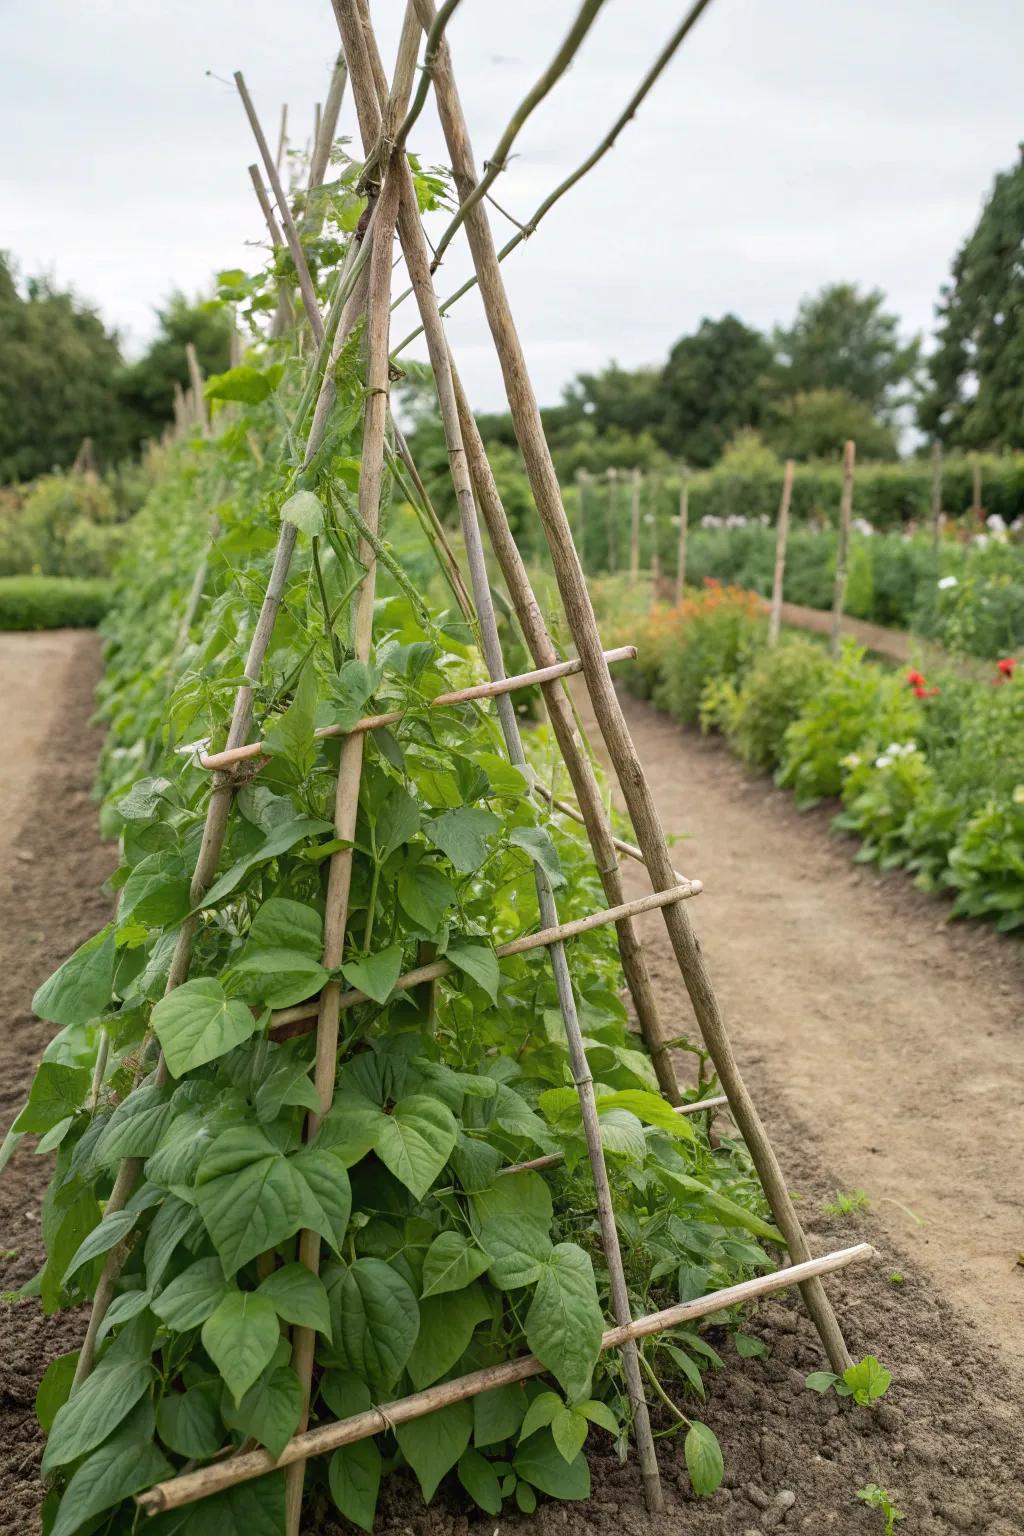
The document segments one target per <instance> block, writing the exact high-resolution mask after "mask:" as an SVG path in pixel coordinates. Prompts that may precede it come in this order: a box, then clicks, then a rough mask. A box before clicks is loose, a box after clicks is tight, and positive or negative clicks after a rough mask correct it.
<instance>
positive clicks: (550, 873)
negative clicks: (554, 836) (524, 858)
mask: <svg viewBox="0 0 1024 1536" xmlns="http://www.w3.org/2000/svg"><path fill="white" fill-rule="evenodd" d="M508 840H509V842H510V843H511V844H512V846H513V848H522V849H523V851H524V852H525V853H528V854H529V855H530V858H531V859H532V860H533V861H534V863H535V864H539V865H540V867H541V869H542V870H543V871H544V873H545V875H546V876H547V878H548V884H549V885H550V886H551V888H552V890H557V889H558V887H559V886H562V885H564V884H565V874H564V873H563V870H562V861H561V859H560V858H559V857H558V849H557V848H556V847H555V845H554V843H553V842H552V841H551V837H550V834H549V833H548V832H547V831H545V829H544V828H543V827H513V828H512V831H511V832H510V833H509V839H508Z"/></svg>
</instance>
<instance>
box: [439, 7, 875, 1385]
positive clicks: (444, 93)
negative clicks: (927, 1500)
mask: <svg viewBox="0 0 1024 1536" xmlns="http://www.w3.org/2000/svg"><path fill="white" fill-rule="evenodd" d="M415 4H416V8H417V12H418V14H419V17H420V22H421V24H422V25H423V26H424V28H427V27H430V26H431V25H432V23H433V21H434V16H435V11H434V5H433V0H415ZM434 94H435V98H436V101H437V106H438V114H439V116H440V119H441V127H442V130H443V133H444V136H445V140H446V143H447V146H448V154H449V158H450V160H451V164H452V170H453V175H454V179H455V184H456V188H457V190H458V194H459V197H460V200H461V199H467V200H468V198H469V197H470V195H471V193H472V191H473V188H474V187H475V186H476V185H477V174H476V167H475V164H474V160H473V152H472V147H471V143H470V139H469V132H468V128H467V126H466V120H465V115H464V113H463V110H462V104H461V101H460V99H459V93H458V87H457V86H456V83H455V79H454V75H453V71H452V63H451V50H450V48H449V47H448V44H447V42H446V41H445V42H442V44H441V46H440V47H439V49H438V53H437V59H436V62H435V65H434ZM466 236H467V240H468V244H469V248H470V252H471V254H472V258H473V265H474V268H475V271H476V274H477V277H478V279H479V284H480V295H481V298H482V300H483V304H484V310H485V313H486V315H487V320H488V324H489V326H490V330H491V335H492V338H493V340H494V344H495V348H496V350H497V353H498V358H499V362H500V364H501V369H502V375H503V379H504V384H505V393H506V397H507V398H508V402H509V408H510V410H511V413H512V419H513V423H514V425H515V430H516V437H517V439H518V442H519V446H520V449H521V451H522V454H523V459H524V462H525V465H526V472H527V475H528V477H529V480H530V487H531V490H532V491H533V498H534V502H535V504H536V507H537V512H538V516H539V518H540V521H541V524H542V526H543V528H544V532H545V536H546V538H547V542H548V549H549V550H550V552H551V559H552V565H553V567H554V572H555V577H556V580H557V582H558V587H559V592H560V594H561V598H562V605H563V608H564V609H565V614H566V619H567V621H568V624H569V628H570V631H571V632H572V635H573V639H574V640H575V642H576V646H577V650H578V651H579V655H580V658H581V660H582V661H583V664H584V675H585V677H586V680H587V686H588V689H589V691H590V696H591V699H592V701H593V705H594V711H595V714H596V716H597V720H598V724H599V727H600V730H601V734H602V736H603V737H604V740H605V742H606V744H607V746H608V751H609V755H610V757H611V761H612V765H613V767H614V769H615V773H616V776H617V778H618V780H619V784H620V786H621V788H622V792H623V795H624V797H625V800H626V804H627V808H628V810H629V813H630V817H631V819H632V821H633V827H634V830H635V833H636V838H637V842H638V843H639V845H640V847H641V849H642V850H643V853H644V858H645V861H646V863H647V869H648V873H649V874H650V877H651V881H652V883H653V884H654V885H655V886H656V887H661V888H664V887H665V886H667V885H668V884H670V883H671V869H672V861H671V857H670V855H669V849H668V844H667V842H666V839H665V834H664V831H663V829H662V826H661V820H660V817H659V816H658V810H657V806H656V805H655V803H654V797H653V794H652V793H651V787H650V785H649V783H648V782H647V779H646V776H645V774H644V771H643V765H642V763H641V762H640V758H639V755H638V753H637V750H636V746H635V744H634V742H633V740H632V738H631V736H630V734H629V728H628V726H627V725H626V721H625V718H624V716H623V713H622V706H621V705H620V703H619V701H618V698H617V697H616V694H615V689H614V687H613V685H612V680H611V674H610V673H609V671H608V667H607V664H606V662H605V661H604V657H603V655H602V649H601V639H600V633H599V630H598V626H597V620H596V617H595V614H594V609H593V604H592V603H591V600H590V594H589V592H588V591H587V585H586V581H585V579H584V577H583V572H582V571H581V570H580V564H579V557H578V556H577V554H576V550H575V548H574V546H573V542H572V534H571V531H570V529H569V526H568V523H567V521H566V516H565V508H564V507H563V506H562V499H561V494H560V491H559V486H558V477H557V476H556V474H555V469H554V465H553V463H552V461H551V453H550V449H549V448H548V445H547V441H546V439H545V437H544V428H543V423H542V421H541V417H540V409H539V407H538V405H537V399H536V396H535V394H534V392H533V387H532V384H531V382H530V376H529V370H528V368H527V365H526V358H525V356H524V354H523V349H522V344H521V342H520V339H519V334H518V331H517V329H516V325H515V321H514V319H513V317H512V313H511V310H510V308H509V304H508V296H507V294H506V292H505V285H504V283H503V282H502V278H501V270H500V267H499V265H498V256H497V251H496V249H495V246H494V239H493V236H492V234H491V229H490V224H489V222H488V219H487V214H486V211H485V209H484V208H483V206H482V205H481V204H480V203H479V202H477V203H476V205H475V206H474V207H472V208H471V209H469V211H468V213H467V215H466ZM685 906H686V904H685V902H684V903H681V904H676V905H674V906H672V907H666V908H665V909H664V917H665V926H666V929H667V931H668V935H669V939H670V941H671V943H672V947H673V951H674V953H675V957H676V961H677V964H678V966H679V970H680V974H681V975H682V977H683V980H684V982H685V984H686V989H687V991H688V993H689V995H690V1000H691V1002H692V1004H693V1007H694V1012H695V1014H696V1017H697V1020H698V1022H699V1025H700V1028H701V1032H702V1034H703V1036H704V1040H705V1043H706V1045H707V1047H708V1051H709V1054H710V1056H711V1059H712V1061H713V1063H714V1066H715V1070H716V1072H717V1073H718V1077H719V1081H720V1082H721V1084H722V1088H723V1090H724V1091H725V1092H726V1093H727V1094H728V1096H729V1103H730V1105H731V1106H732V1112H733V1116H734V1118H735V1120H736V1123H737V1126H738V1127H739V1129H740V1132H741V1134H742V1136H743V1139H744V1141H745V1142H746V1144H747V1147H748V1149H749V1151H750V1155H751V1158H752V1160H753V1163H754V1166H755V1168H756V1169H757V1172H758V1176H759V1178H760V1180H761V1184H762V1187H763V1188H764V1191H765V1195H766V1196H767V1199H768V1202H769V1204H770V1206H771V1208H772V1211H773V1214H774V1216H775V1220H776V1224H777V1225H778V1227H779V1228H780V1230H781V1231H782V1233H783V1235H784V1237H785V1239H786V1245H787V1247H788V1248H789V1251H790V1255H791V1257H792V1258H793V1260H794V1261H795V1262H797V1263H800V1262H803V1261H804V1260H805V1259H807V1258H809V1256H810V1250H809V1248H808V1245H807V1238H806V1236H805V1234H804V1231H803V1228H802V1226H801V1224H800V1218H799V1217H798V1215H797V1212H796V1208H795V1206H794V1205H793V1201H792V1198H791V1196H790V1194H789V1190H788V1187H787V1185H786V1180H785V1178H784V1176H783V1173H782V1169H781V1168H780V1166H779V1162H778V1158H777V1157H776V1155H775V1150H774V1148H773V1147H772V1144H771V1141H770V1139H769V1137H768V1134H767V1132H766V1130H765V1128H764V1125H763V1123H762V1121H761V1118H760V1116H759V1114H758V1112H757V1109H756V1106H755V1105H754V1101H753V1099H752V1098H751V1096H750V1093H749V1090H748V1089H747V1087H746V1085H745V1083H744V1082H743V1077H742V1074H741V1072H740V1070H739V1066H738V1064H737V1062H736V1059H735V1057H734V1055H733V1052H732V1046H731V1043H730V1041H729V1037H728V1032H727V1030H726V1027H725V1021H724V1019H723V1017H722V1013H721V1008H720V1005H719V1003H718V999H717V997H716V995H715V991H714V987H713V985H712V982H711V978H710V975H709V974H708V971H707V966H706V962H705V960H704V956H703V953H702V951H701V948H700V945H699V944H698V943H697V939H696V935H695V934H694V932H693V928H692V925H691V924H690V921H689V918H688V917H687V915H686V911H685ZM801 1294H802V1295H803V1298H804V1303H805V1305H806V1307H807V1310H808V1312H809V1313H810V1315H811V1318H812V1319H813V1321H814V1324H815V1327H816V1328H817V1330H818V1333H819V1335H820V1337H821V1340H822V1343H823V1344H824V1346H825V1349H826V1352H827V1355H828V1358H829V1362H830V1364H831V1366H832V1369H833V1370H834V1371H836V1372H842V1371H844V1370H846V1369H847V1368H848V1366H849V1365H850V1364H851V1359H850V1352H849V1350H848V1349H847V1347H846V1343H845V1341H844V1339H843V1335H842V1330H841V1329H840V1327H839V1323H838V1321H837V1319H836V1316H835V1313H834V1311H833V1309H832V1306H831V1304H830V1302H829V1300H828V1297H827V1296H826V1294H825V1291H824V1287H823V1286H822V1285H821V1282H820V1281H819V1280H816V1279H810V1280H808V1281H807V1282H806V1283H805V1284H804V1285H803V1286H802V1287H801Z"/></svg>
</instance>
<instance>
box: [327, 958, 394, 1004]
mask: <svg viewBox="0 0 1024 1536" xmlns="http://www.w3.org/2000/svg"><path fill="white" fill-rule="evenodd" d="M401 973H402V946H401V944H389V945H388V946H387V948H386V949H379V950H377V952H376V954H373V955H364V956H363V957H362V959H361V960H348V961H346V963H345V964H344V965H343V966H342V968H341V974H342V975H343V976H344V978H345V980H346V981H347V982H350V983H351V985H352V986H353V987H356V988H357V989H358V990H359V991H360V992H365V993H366V995H367V997H372V998H373V1001H374V1002H375V1003H386V1002H387V1000H388V998H389V997H390V996H391V994H392V992H393V991H394V990H395V982H396V981H397V980H398V978H399V976H400V975H401Z"/></svg>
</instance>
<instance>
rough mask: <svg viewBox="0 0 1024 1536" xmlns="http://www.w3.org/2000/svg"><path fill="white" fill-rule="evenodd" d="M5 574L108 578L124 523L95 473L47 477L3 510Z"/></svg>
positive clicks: (0, 565)
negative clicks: (120, 520)
mask: <svg viewBox="0 0 1024 1536" xmlns="http://www.w3.org/2000/svg"><path fill="white" fill-rule="evenodd" d="M2 515H3V520H4V528H3V539H2V545H0V576H21V575H30V574H32V575H44V576H107V575H109V574H110V571H111V569H112V568H113V564H114V560H115V559H116V556H117V554H118V553H119V551H120V549H121V546H122V544H123V542H124V535H125V525H124V524H123V523H121V522H119V518H120V512H119V509H118V506H117V503H116V501H115V499H114V496H113V494H112V493H111V491H110V490H109V489H108V487H107V486H106V485H105V484H104V483H103V482H102V481H100V480H97V479H96V478H95V476H92V475H77V474H66V475H46V476H44V477H43V478H42V479H40V480H37V481H35V483H34V484H33V485H31V486H29V487H27V488H26V489H25V492H24V495H23V499H21V500H20V502H19V501H16V500H14V499H13V498H12V499H11V500H10V501H8V502H6V503H5V505H4V507H3V513H2Z"/></svg>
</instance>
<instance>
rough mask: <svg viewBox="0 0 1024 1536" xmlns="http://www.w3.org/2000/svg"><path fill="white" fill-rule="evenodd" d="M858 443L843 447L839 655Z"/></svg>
mask: <svg viewBox="0 0 1024 1536" xmlns="http://www.w3.org/2000/svg"><path fill="white" fill-rule="evenodd" d="M856 451H857V448H856V444H855V443H854V442H853V441H852V439H851V440H850V441H849V442H848V443H847V444H846V447H845V448H844V449H843V490H842V494H841V496H840V498H839V537H838V539H837V541H836V584H835V594H834V596H833V599H832V637H831V642H830V650H831V653H832V656H833V657H838V655H839V651H840V648H841V644H842V631H843V605H844V603H845V601H846V566H847V561H848V559H849V554H850V514H851V513H852V511H853V464H854V456H855V454H856Z"/></svg>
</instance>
